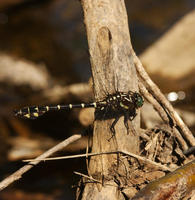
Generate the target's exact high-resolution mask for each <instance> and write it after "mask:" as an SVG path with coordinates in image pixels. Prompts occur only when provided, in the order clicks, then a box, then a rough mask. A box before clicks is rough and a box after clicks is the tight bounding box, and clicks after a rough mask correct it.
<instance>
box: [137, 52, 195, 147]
mask: <svg viewBox="0 0 195 200" xmlns="http://www.w3.org/2000/svg"><path fill="white" fill-rule="evenodd" d="M133 58H134V63H135V67H136V70H137V72H138V74H139V76H140V77H141V78H142V79H143V80H144V83H146V84H147V86H148V88H149V89H150V90H151V92H152V93H153V94H154V96H155V97H156V98H157V99H158V100H159V101H160V102H161V103H162V105H163V106H164V107H165V108H166V109H167V111H168V112H169V113H170V115H171V117H172V118H173V119H174V121H175V123H176V125H177V126H178V127H179V128H180V129H181V130H182V135H183V136H184V137H185V138H186V139H187V140H188V142H189V144H190V145H192V146H195V138H194V137H193V135H192V133H191V131H190V130H189V128H188V127H187V126H186V125H185V123H184V122H183V120H182V119H181V118H180V117H179V115H178V114H177V112H176V111H175V110H174V108H173V106H172V105H171V104H170V103H169V101H168V100H167V99H166V98H165V96H164V95H163V94H162V92H161V91H160V89H159V88H158V86H157V85H156V84H155V83H154V82H153V81H152V80H151V79H150V77H149V76H148V74H147V72H146V71H145V69H144V68H143V66H142V63H141V61H140V60H139V58H138V57H137V56H136V54H135V52H134V51H133Z"/></svg>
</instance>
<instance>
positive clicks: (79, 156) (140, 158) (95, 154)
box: [24, 150, 172, 171]
mask: <svg viewBox="0 0 195 200" xmlns="http://www.w3.org/2000/svg"><path fill="white" fill-rule="evenodd" d="M115 153H122V154H126V155H129V156H131V157H134V158H137V159H139V160H141V161H143V162H147V163H149V164H151V165H154V166H156V167H158V168H161V169H163V170H166V171H172V169H170V168H169V167H166V166H164V165H161V164H159V163H156V162H154V161H152V160H149V159H147V158H144V157H142V156H138V155H136V154H134V153H130V152H127V151H124V150H118V151H109V152H99V153H87V154H77V155H71V156H60V157H55V158H45V159H40V160H39V161H47V160H61V159H70V158H81V157H86V156H98V155H103V154H115ZM32 161H34V160H24V162H32Z"/></svg>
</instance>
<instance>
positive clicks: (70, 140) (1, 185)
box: [0, 135, 81, 191]
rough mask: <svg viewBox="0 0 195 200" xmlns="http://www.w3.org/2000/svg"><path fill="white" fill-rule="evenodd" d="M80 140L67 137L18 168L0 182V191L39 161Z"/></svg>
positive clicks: (79, 136)
mask: <svg viewBox="0 0 195 200" xmlns="http://www.w3.org/2000/svg"><path fill="white" fill-rule="evenodd" d="M80 138H81V135H73V136H71V137H69V138H68V139H66V140H64V141H63V142H61V143H59V144H57V145H56V146H54V147H53V148H51V149H49V150H48V151H46V152H45V153H43V154H42V155H40V156H38V157H37V158H36V159H34V160H33V161H32V162H30V163H28V164H27V165H25V166H23V167H22V168H20V169H19V170H17V171H16V172H14V173H13V174H12V175H10V176H9V177H7V178H5V179H4V180H3V181H1V182H0V191H1V190H3V189H4V188H6V187H7V186H8V185H10V184H11V183H13V182H14V181H16V180H18V179H20V178H21V177H22V175H23V174H24V173H25V172H27V171H28V170H30V169H31V168H32V167H34V166H35V165H37V164H38V163H40V160H41V159H45V158H47V157H49V156H51V155H52V154H53V153H55V152H57V151H59V150H61V149H63V148H64V147H66V146H67V145H69V144H70V143H73V142H75V141H76V140H78V139H80Z"/></svg>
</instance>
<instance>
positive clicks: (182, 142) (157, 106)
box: [139, 81, 188, 150]
mask: <svg viewBox="0 0 195 200" xmlns="http://www.w3.org/2000/svg"><path fill="white" fill-rule="evenodd" d="M139 89H140V92H141V94H142V95H143V96H144V97H145V98H146V99H147V100H148V102H150V103H151V104H152V105H153V107H154V109H155V110H156V111H157V112H158V114H159V115H160V117H161V118H162V120H163V121H164V122H165V123H167V124H169V119H168V117H167V114H166V112H165V111H164V109H163V108H162V106H161V105H160V104H159V103H158V101H157V100H156V99H155V98H154V97H153V96H152V95H151V94H150V93H149V92H148V90H147V89H146V87H145V86H144V84H143V83H142V82H141V81H139ZM173 133H174V134H175V137H176V138H177V139H178V141H179V143H180V145H181V146H182V149H183V150H187V149H188V145H187V144H186V142H185V140H184V139H183V138H182V136H181V135H180V133H179V132H178V130H177V129H176V128H175V127H173Z"/></svg>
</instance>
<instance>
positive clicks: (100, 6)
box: [81, 0, 139, 200]
mask: <svg viewBox="0 0 195 200" xmlns="http://www.w3.org/2000/svg"><path fill="white" fill-rule="evenodd" d="M81 4H82V7H83V11H84V23H85V25H86V31H87V37H88V44H89V53H90V61H91V67H92V77H93V84H94V94H95V99H96V100H102V99H104V98H105V96H106V94H108V93H109V94H113V93H115V92H116V91H123V92H127V91H129V90H131V91H137V90H138V86H137V76H136V71H135V68H134V63H133V59H132V55H131V51H130V49H131V42H130V35H129V29H128V19H127V14H126V8H125V4H124V1H123V0H81ZM123 119H124V118H123V117H121V118H120V120H119V122H118V123H117V124H116V126H115V130H116V135H115V137H113V138H112V139H111V140H109V138H111V136H112V133H111V132H110V125H111V124H112V122H113V119H108V120H96V121H95V123H94V133H93V144H92V152H104V151H115V150H118V149H123V150H126V151H130V152H133V153H138V152H139V137H138V135H133V133H130V134H127V130H126V128H125V126H124V123H123ZM130 123H132V124H133V126H134V129H135V130H138V128H139V114H138V115H137V116H136V118H135V119H134V120H133V122H129V126H130ZM128 164H129V163H128V162H127V160H126V158H124V157H123V156H122V155H119V156H117V155H114V154H110V155H100V156H96V157H92V158H91V160H90V163H89V169H88V173H89V175H90V176H92V177H93V178H95V179H97V180H98V181H100V182H103V185H102V184H100V183H85V189H84V191H83V194H82V199H83V200H84V199H87V200H90V199H93V200H94V199H98V200H100V199H107V200H108V199H112V200H114V199H124V197H123V195H122V193H121V192H120V191H119V188H118V186H119V183H118V181H119V182H120V184H121V183H122V181H121V180H120V178H119V177H124V178H123V179H125V177H127V173H129V169H128ZM116 182H117V183H116Z"/></svg>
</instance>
